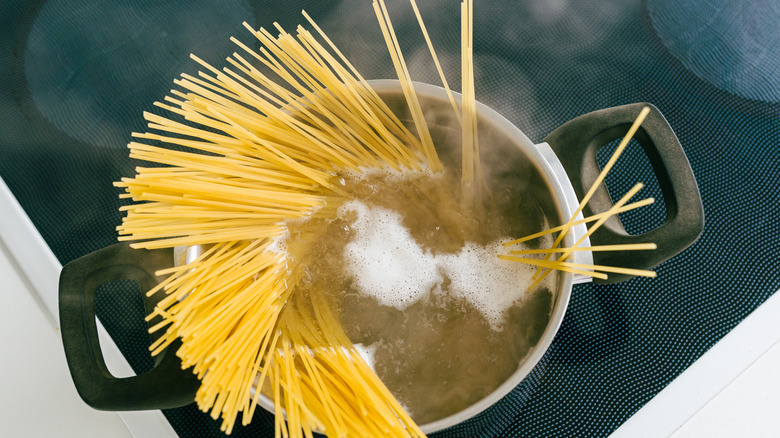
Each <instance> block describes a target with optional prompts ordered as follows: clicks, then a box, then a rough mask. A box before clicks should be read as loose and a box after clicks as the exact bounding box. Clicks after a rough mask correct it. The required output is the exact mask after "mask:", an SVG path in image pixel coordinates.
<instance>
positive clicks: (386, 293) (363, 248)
mask: <svg viewBox="0 0 780 438" xmlns="http://www.w3.org/2000/svg"><path fill="white" fill-rule="evenodd" d="M349 212H353V213H356V214H357V219H356V220H355V222H354V223H353V224H352V226H351V229H352V232H353V233H354V235H355V238H354V239H353V240H352V241H351V242H350V243H348V244H347V246H346V247H345V248H344V259H345V260H346V262H347V263H346V270H347V272H348V273H349V274H350V275H351V276H352V277H354V278H355V282H356V283H357V286H358V288H359V289H360V290H361V291H363V292H364V293H365V294H367V295H370V296H373V297H375V298H376V299H377V300H379V302H380V303H381V304H384V305H387V306H393V307H397V308H399V309H404V308H406V307H407V306H409V305H410V304H412V303H414V302H416V301H418V300H419V299H420V298H421V297H423V296H425V294H427V293H428V292H429V291H430V290H431V289H432V288H433V287H435V286H436V285H437V284H441V283H442V281H444V278H443V277H442V276H441V274H440V273H439V272H438V267H437V265H436V262H435V257H434V256H433V255H431V254H430V253H428V252H426V251H425V250H423V248H421V247H420V246H419V245H418V244H417V243H416V242H415V241H414V238H412V236H411V234H409V230H407V229H406V228H405V227H404V226H403V225H401V216H400V215H399V214H398V213H397V212H395V211H392V210H389V209H387V208H382V207H369V206H368V205H367V204H364V203H362V202H360V201H349V202H346V203H345V204H343V205H342V206H341V207H339V210H338V214H339V217H345V216H346V215H347V214H348V213H349Z"/></svg>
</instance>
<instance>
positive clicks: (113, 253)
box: [60, 80, 704, 433]
mask: <svg viewBox="0 0 780 438" xmlns="http://www.w3.org/2000/svg"><path fill="white" fill-rule="evenodd" d="M371 85H372V86H373V87H374V89H375V90H376V91H377V92H378V93H379V94H380V95H381V96H382V98H383V99H385V100H386V101H387V102H388V104H389V105H390V107H391V108H392V109H393V110H394V111H395V112H396V113H397V114H398V115H399V117H400V118H401V119H402V121H406V122H408V123H410V124H411V117H410V116H409V115H408V114H407V111H406V105H405V103H404V98H403V94H402V92H401V89H400V86H399V84H398V81H391V80H387V81H372V83H371ZM415 88H416V90H417V93H418V95H419V98H420V101H421V104H422V107H423V109H424V111H425V114H426V119H427V121H428V124H429V127H430V128H431V132H432V135H433V136H434V139H435V140H436V139H437V138H438V139H439V140H443V139H444V138H446V137H447V136H449V135H453V132H455V133H457V130H456V128H455V127H457V122H455V119H454V117H453V116H452V115H451V114H452V109H451V107H450V103H449V101H448V100H447V96H446V94H445V92H444V90H443V89H441V88H439V87H436V86H433V85H428V84H419V83H418V84H415ZM458 98H459V96H458ZM644 106H650V108H651V112H650V114H649V115H648V117H647V118H646V120H645V122H644V123H643V125H642V127H641V128H640V129H639V131H638V132H637V133H636V135H635V137H634V138H635V139H636V140H637V141H638V142H639V143H640V144H641V146H642V147H643V149H644V151H645V153H646V155H647V157H648V159H649V160H650V162H651V164H652V166H653V169H654V171H655V174H656V178H657V179H658V182H659V185H660V187H661V190H662V192H663V197H664V201H665V202H666V211H667V217H666V221H665V223H664V224H663V225H661V226H659V227H658V228H656V229H654V230H652V231H650V232H647V233H645V234H642V235H629V234H628V233H626V232H625V230H624V229H623V228H622V225H621V224H620V221H619V219H618V218H617V217H614V218H613V219H611V220H610V223H609V224H608V226H605V227H602V228H601V229H599V230H598V231H597V232H596V233H594V234H593V235H592V236H591V237H590V240H591V242H592V244H594V245H605V244H622V243H637V242H654V243H656V244H657V245H658V248H659V249H658V250H656V251H649V252H645V251H641V252H639V251H634V252H624V253H620V252H612V253H593V254H591V253H589V252H577V253H575V261H576V262H580V263H596V264H605V265H611V266H621V267H629V268H638V269H649V268H652V267H653V266H655V265H657V264H659V263H661V262H663V261H664V260H667V259H669V258H670V257H673V256H674V255H676V254H678V253H680V252H681V251H683V250H684V249H685V248H687V247H688V246H689V245H691V244H692V243H693V242H694V241H695V240H696V239H697V238H698V236H699V235H700V234H701V231H702V229H703V225H704V213H703V208H702V202H701V197H700V194H699V190H698V187H697V185H696V181H695V178H694V175H693V172H692V170H691V168H690V165H689V164H688V160H687V158H686V156H685V153H684V152H683V149H682V147H681V145H680V143H679V141H678V140H677V137H676V136H675V134H674V132H673V131H672V129H671V127H670V126H669V125H668V123H667V122H666V120H665V119H664V117H663V116H662V115H661V113H660V112H659V111H658V110H657V109H656V108H655V107H652V106H651V105H648V104H632V105H626V106H621V107H615V108H609V109H604V110H600V111H596V112H593V113H589V114H585V115H583V116H580V117H577V118H575V119H573V120H571V121H569V122H567V123H565V124H563V125H562V126H560V127H559V128H557V129H556V130H554V131H553V132H552V133H550V134H549V135H548V136H547V137H546V138H545V141H544V142H542V143H539V144H534V143H533V142H532V141H531V140H530V139H529V138H528V137H527V136H526V135H525V134H523V132H521V131H520V130H519V129H518V128H517V127H515V126H514V125H512V124H511V123H510V122H509V121H508V120H506V119H505V118H504V117H502V116H501V115H500V114H498V113H497V112H495V111H493V110H492V109H490V108H488V107H486V106H485V105H482V104H479V103H478V104H477V108H478V109H477V110H478V114H479V133H480V144H481V145H482V156H483V160H491V159H492V160H494V161H496V162H499V165H500V162H505V163H513V164H512V165H513V166H514V165H520V166H525V167H524V168H523V169H517V171H518V172H525V174H528V175H529V177H528V180H527V183H528V184H530V185H531V186H532V187H533V190H534V192H535V193H536V199H537V201H538V203H539V206H540V208H541V209H542V211H543V212H544V214H545V215H546V216H547V217H548V219H551V220H557V221H565V220H566V219H568V218H569V217H571V215H572V214H573V212H574V211H576V208H577V206H578V205H579V199H581V197H582V196H583V195H584V194H585V192H586V191H587V190H588V189H589V188H590V186H591V185H592V182H593V181H594V180H595V178H596V176H597V175H598V173H599V172H600V169H599V167H598V164H597V163H596V159H595V157H596V151H597V150H598V149H599V148H600V147H602V146H604V145H606V144H607V143H609V142H610V141H612V140H614V139H617V138H621V137H622V136H623V135H625V133H626V132H627V130H628V127H629V126H630V125H631V124H632V122H633V121H634V119H635V118H636V116H637V115H638V114H639V111H640V110H641V108H642V107H644ZM440 143H446V142H443V141H439V142H436V144H437V147H438V145H439V144H440ZM442 153H443V154H444V155H446V151H442ZM508 155H514V156H515V158H518V157H519V158H520V160H517V159H509V157H508ZM518 163H525V164H518ZM632 182H633V181H632ZM610 206H611V201H610V196H609V193H608V192H607V190H606V187H603V186H602V187H601V188H600V189H599V191H598V192H597V193H596V195H595V196H594V197H593V198H592V200H591V201H590V202H589V204H588V205H587V206H586V207H585V209H584V210H583V212H584V215H585V216H590V215H593V214H596V213H599V212H603V211H606V210H607V209H608V208H609V207H610ZM585 232H586V229H585V226H584V225H579V226H577V227H575V228H574V229H573V232H572V233H570V234H569V236H568V237H567V240H566V243H567V244H569V245H571V244H572V243H573V241H574V240H573V239H576V238H578V237H579V236H582V235H584V233H585ZM586 244H587V243H586ZM583 246H584V245H583ZM180 250H181V248H180ZM197 253H198V248H191V249H190V250H189V251H188V254H189V257H194V256H196V255H197ZM173 259H174V257H173V253H172V251H171V250H153V251H147V250H132V249H130V248H129V246H128V245H126V244H117V245H114V246H111V247H108V248H105V249H102V250H100V251H97V252H95V253H92V254H89V255H87V256H84V257H82V258H80V259H78V260H75V261H73V262H71V263H69V264H67V265H66V266H65V267H64V268H63V271H62V275H61V279H60V321H61V325H62V337H63V344H64V346H65V352H66V356H67V359H68V365H69V367H70V370H71V375H72V376H73V380H74V383H75V384H76V388H77V389H78V391H79V394H80V395H81V397H82V398H83V399H84V401H85V402H86V403H87V404H89V405H90V406H92V407H94V408H96V409H103V410H141V409H163V408H172V407H177V406H182V405H185V404H188V403H191V402H192V401H193V399H194V394H195V391H196V390H197V387H198V384H199V382H198V380H197V379H196V378H195V377H194V376H193V375H192V374H191V373H190V372H189V371H182V370H181V369H180V363H179V362H178V358H176V357H175V355H174V353H173V352H174V351H175V349H176V348H177V347H178V346H177V345H173V346H172V347H169V349H168V350H166V352H164V353H163V354H162V355H161V356H159V357H158V358H157V359H156V361H157V362H156V365H155V367H154V368H153V369H152V370H151V371H149V372H148V373H145V374H142V375H139V376H134V377H128V378H122V379H119V378H115V377H113V376H111V375H110V373H109V372H108V371H107V369H106V366H105V363H104V362H103V360H102V355H101V353H100V346H99V344H98V340H97V330H96V328H95V314H94V294H95V290H96V289H97V287H98V286H99V285H100V284H102V283H105V282H108V281H113V280H117V279H123V278H131V279H134V280H136V281H137V282H138V283H139V285H140V286H141V289H142V290H148V289H150V288H151V287H153V286H154V285H155V284H156V283H157V282H159V281H160V280H161V279H160V278H156V277H155V276H154V271H155V270H157V269H160V268H164V267H169V266H171V265H172V264H173ZM629 278H630V277H629V276H625V275H615V274H611V275H610V278H609V280H608V282H617V281H624V280H627V279H629ZM582 281H589V278H575V277H574V276H572V275H571V274H558V276H557V279H556V282H557V286H556V288H555V291H554V297H553V305H552V310H551V315H550V319H549V323H548V325H547V327H546V329H545V330H544V332H543V334H542V336H541V338H540V339H539V340H538V342H537V343H536V345H535V347H533V348H532V350H531V351H530V353H529V354H528V355H527V356H526V357H525V359H524V360H523V361H522V362H521V363H519V364H518V367H517V369H516V371H515V372H514V373H513V374H512V375H511V376H510V377H509V378H508V379H506V380H505V381H504V382H503V383H502V384H501V385H500V386H498V387H497V388H496V389H495V390H494V391H493V392H492V393H490V394H489V395H488V396H487V397H485V398H483V399H481V400H479V401H478V402H476V403H474V404H473V405H471V406H469V407H468V408H466V409H463V410H462V411H460V412H457V413H456V414H453V415H450V416H447V417H446V418H441V419H438V420H436V421H432V422H429V423H428V424H423V425H421V428H422V430H423V431H424V432H426V433H432V432H435V431H438V430H442V429H445V428H447V427H450V426H453V425H455V424H458V423H460V422H462V421H465V420H467V419H469V418H472V417H473V416H475V415H477V414H478V413H480V412H482V411H483V410H485V409H487V408H488V407H490V406H491V405H493V404H494V403H496V402H497V401H498V400H500V399H501V398H502V397H504V396H505V395H506V394H507V393H509V392H510V391H511V390H512V389H513V388H515V387H516V386H517V385H518V384H520V383H521V382H522V381H523V379H524V378H525V377H526V376H528V374H529V373H530V372H531V371H532V370H533V369H534V367H535V366H537V364H538V363H539V360H540V359H541V358H542V356H543V355H544V353H545V352H546V351H547V349H548V348H549V346H550V344H551V343H552V341H553V338H554V337H555V335H556V333H557V331H558V328H559V327H560V325H561V322H562V321H563V317H564V314H565V312H566V308H567V305H568V303H569V299H570V296H571V292H572V286H573V284H575V283H577V282H582ZM597 281H600V280H597ZM157 299H159V298H157ZM157 299H156V298H155V297H152V298H148V299H147V302H146V306H147V311H150V310H151V309H152V308H153V306H154V304H155V302H156V300H157ZM260 403H261V404H262V405H263V407H265V408H266V409H268V410H270V411H271V412H273V402H272V401H271V400H270V399H268V398H261V401H260Z"/></svg>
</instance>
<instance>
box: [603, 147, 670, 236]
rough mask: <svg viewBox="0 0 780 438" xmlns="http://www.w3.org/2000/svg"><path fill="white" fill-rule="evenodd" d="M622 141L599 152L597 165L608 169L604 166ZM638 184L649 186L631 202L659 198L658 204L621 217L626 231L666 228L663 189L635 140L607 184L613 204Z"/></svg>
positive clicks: (633, 232)
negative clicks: (663, 226) (664, 225)
mask: <svg viewBox="0 0 780 438" xmlns="http://www.w3.org/2000/svg"><path fill="white" fill-rule="evenodd" d="M621 140H622V139H621V138H618V139H615V140H613V141H611V142H609V143H607V144H605V145H604V146H602V147H601V148H599V150H598V151H597V152H596V161H597V163H598V165H599V169H603V168H604V165H606V164H607V162H608V161H609V159H610V157H611V156H612V154H613V153H614V152H615V149H617V146H618V145H619V144H620V141H621ZM638 182H641V183H643V184H644V185H645V186H644V188H643V189H642V190H640V191H639V193H637V194H636V196H634V198H632V200H631V201H629V202H635V201H639V200H641V199H645V198H650V197H652V198H655V202H654V203H653V204H650V205H648V206H645V207H642V208H638V209H635V210H631V211H627V212H625V213H620V214H619V215H618V218H619V219H620V222H622V224H623V228H625V231H626V232H627V233H628V234H631V235H637V234H643V233H646V232H648V231H651V230H653V229H655V228H657V227H659V226H660V225H663V223H664V222H665V221H666V217H667V211H666V205H665V203H664V197H663V193H662V192H661V186H660V184H659V183H658V179H657V178H656V176H655V172H654V171H653V166H652V164H651V163H650V159H649V158H648V157H647V154H645V151H644V148H642V145H641V144H640V143H639V142H638V141H636V140H635V139H632V140H631V141H630V142H629V143H628V146H626V149H625V150H624V151H623V153H622V154H621V155H620V158H618V160H617V162H616V163H615V165H614V166H613V167H612V169H611V170H610V171H609V173H608V174H607V177H606V178H605V179H604V183H605V184H606V186H607V190H608V191H609V196H610V198H611V200H612V202H613V203H615V202H617V201H618V200H620V198H621V197H623V195H624V194H625V193H626V192H627V191H629V190H630V189H631V187H633V186H634V185H635V184H636V183H638ZM605 225H606V224H605Z"/></svg>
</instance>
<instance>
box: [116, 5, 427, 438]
mask: <svg viewBox="0 0 780 438" xmlns="http://www.w3.org/2000/svg"><path fill="white" fill-rule="evenodd" d="M304 15H305V13H304ZM305 16H306V17H307V19H309V21H311V22H312V24H313V25H314V26H315V29H316V30H317V31H318V32H319V34H320V37H321V38H322V40H323V41H325V44H327V45H329V46H330V50H329V49H328V48H327V47H326V46H325V45H323V44H322V43H321V42H320V40H318V39H317V38H315V37H314V36H313V35H312V34H311V33H309V32H308V31H306V30H305V29H304V28H303V27H300V26H299V27H298V28H297V30H296V34H295V35H293V34H289V33H287V32H285V31H284V29H282V28H281V27H280V26H278V25H276V27H277V29H278V31H279V34H278V36H276V37H275V36H273V35H271V34H270V33H269V32H268V31H266V30H265V29H262V28H261V29H259V30H254V29H252V28H250V27H249V26H248V25H247V26H246V27H247V29H249V31H250V32H251V33H252V34H253V35H254V36H255V37H256V38H257V40H258V42H259V49H257V50H255V49H252V48H250V47H249V46H248V45H245V44H243V43H241V42H240V41H238V40H236V39H233V41H234V42H235V43H236V44H237V45H238V46H239V47H240V48H241V49H242V50H243V52H244V53H243V55H242V54H239V53H234V54H233V56H231V57H229V58H228V59H227V61H228V63H229V64H230V66H231V67H226V68H223V69H222V70H219V69H216V68H214V67H213V66H211V65H210V64H208V63H206V62H205V61H203V60H201V59H200V58H198V57H196V56H194V55H193V56H192V58H193V59H194V60H195V61H196V62H198V63H199V64H200V65H202V66H203V67H204V71H201V72H199V74H198V76H197V77H195V76H191V75H187V74H183V75H182V76H181V79H178V80H176V81H174V82H175V84H176V85H178V87H179V88H178V89H175V90H172V91H171V95H170V96H167V97H166V98H165V99H164V102H157V103H155V105H156V106H157V107H159V108H162V109H163V110H166V111H167V112H168V113H170V115H169V116H167V117H164V116H160V115H156V114H152V113H145V114H144V117H145V118H146V120H147V121H148V122H149V124H148V126H149V129H150V131H151V132H146V133H133V136H134V137H135V138H136V139H138V141H134V142H132V143H130V145H129V148H130V156H131V158H134V159H138V160H143V161H146V162H149V163H154V165H152V166H146V167H137V168H136V172H137V175H136V176H135V177H134V178H124V179H122V180H121V181H120V182H117V183H115V185H116V186H118V187H121V188H123V189H124V191H125V193H124V194H122V195H121V197H123V198H127V199H131V200H132V201H133V202H134V203H133V204H131V205H127V206H124V207H122V210H123V211H125V212H126V216H125V217H124V218H123V221H122V224H121V225H120V226H119V227H117V229H118V231H119V234H120V237H119V238H120V240H130V241H134V243H132V246H133V247H135V248H147V249H153V248H165V247H186V246H192V245H203V247H204V248H208V249H207V250H206V251H205V252H203V253H202V254H201V255H200V256H199V257H198V258H197V259H196V260H194V261H191V262H190V263H187V264H184V265H182V266H178V267H174V268H170V269H165V270H162V271H160V272H158V274H160V275H166V276H167V278H166V279H165V280H164V281H163V282H161V283H160V284H159V285H158V286H157V287H156V288H154V289H152V290H151V291H149V292H148V294H149V295H150V296H151V295H152V294H156V293H161V294H165V296H164V298H162V299H161V300H160V302H159V304H158V305H157V307H156V308H155V309H154V311H153V312H152V313H151V314H150V315H149V316H148V318H147V320H148V321H150V322H151V324H153V326H152V328H151V329H150V331H152V332H155V333H161V335H160V336H159V338H158V339H157V340H156V341H155V342H154V343H153V344H152V346H151V347H150V349H151V351H152V353H153V354H159V353H160V352H162V351H163V350H164V349H165V348H167V347H168V346H170V345H171V344H172V343H173V342H174V341H175V340H177V339H180V340H181V346H180V347H179V348H178V350H177V352H176V354H177V355H178V356H179V357H180V358H181V360H182V366H183V367H184V368H190V367H191V368H192V371H193V372H194V373H195V374H196V375H197V376H198V377H199V378H200V379H201V386H200V388H199V390H198V392H197V395H196V402H197V403H198V406H199V407H200V409H202V410H203V411H209V410H210V411H211V416H212V418H214V419H217V418H218V417H221V418H222V420H223V421H222V429H223V430H224V431H226V432H227V433H229V432H230V431H232V429H233V427H234V425H235V422H236V419H237V417H238V415H239V413H243V420H242V421H243V422H244V423H248V422H249V420H250V419H251V417H252V414H253V412H254V409H255V406H256V403H257V398H258V396H259V394H260V390H259V388H260V387H262V385H263V382H264V380H265V379H268V381H269V382H271V384H272V385H274V387H275V388H276V389H275V391H276V393H277V394H276V395H277V396H275V397H274V399H275V400H277V401H278V403H277V409H278V412H277V421H278V422H282V421H283V418H284V416H283V414H282V411H281V409H282V406H285V412H286V415H287V421H288V425H289V427H285V428H284V435H285V436H287V435H288V434H293V435H294V434H297V433H298V432H297V431H300V430H304V431H306V430H309V431H311V430H313V429H316V430H319V431H325V432H327V433H331V432H334V433H335V434H336V435H341V434H342V432H343V431H346V432H344V433H348V434H351V433H352V432H358V431H362V432H366V431H371V432H372V433H371V434H373V432H378V434H380V435H384V434H385V432H388V431H396V432H397V435H399V436H401V435H404V434H406V435H405V436H408V435H409V434H410V433H412V434H413V435H422V434H421V433H418V432H419V430H418V429H416V427H417V426H416V425H414V423H413V422H412V421H411V419H410V418H409V417H408V415H407V414H406V413H405V412H403V409H402V408H401V407H400V405H398V403H397V402H396V401H395V399H394V398H393V396H392V395H391V394H390V393H389V392H388V391H387V389H386V388H385V387H384V386H383V385H382V384H381V382H379V380H378V378H377V377H376V376H375V375H374V374H373V372H372V371H371V370H370V368H368V367H367V366H366V365H365V363H364V362H363V361H362V359H360V357H359V355H358V354H357V353H356V351H355V350H354V347H352V346H351V344H349V341H348V340H347V339H346V337H345V336H343V333H341V332H338V333H336V331H337V330H339V328H338V324H337V323H336V322H335V319H334V318H333V316H332V315H330V316H328V318H330V319H328V318H325V319H322V318H321V317H319V319H318V320H317V321H321V325H322V327H320V328H316V329H313V328H312V327H313V326H311V324H310V323H307V324H301V323H300V321H301V320H302V319H301V318H298V319H297V320H296V319H294V318H293V316H289V317H284V320H285V321H287V322H286V323H284V324H281V323H280V318H282V316H283V315H284V314H285V309H286V308H287V307H288V306H287V305H288V301H289V299H290V297H291V295H292V294H293V291H294V289H295V286H296V284H297V283H298V280H299V278H300V275H301V272H302V271H303V267H302V265H301V264H300V261H299V260H297V259H295V258H294V257H293V258H291V257H290V256H288V255H287V254H285V253H284V252H282V251H280V250H279V249H278V248H279V245H280V243H281V242H282V241H283V240H284V238H285V236H284V233H285V226H284V222H285V221H288V220H294V219H299V218H306V217H313V216H318V215H319V216H328V217H333V216H335V212H336V208H337V207H338V205H339V204H340V203H341V202H343V201H344V200H345V199H346V196H348V195H347V193H346V191H345V189H344V187H343V186H342V185H341V184H342V183H341V182H340V177H339V173H338V172H340V171H343V170H355V169H359V168H362V167H371V166H373V167H383V166H389V167H391V168H394V169H405V168H408V169H420V168H423V167H429V168H431V169H436V168H440V166H441V165H440V163H439V161H438V157H437V156H436V152H435V149H433V145H432V142H431V141H430V135H429V134H427V130H424V129H418V133H420V134H421V135H422V139H420V138H417V137H416V136H415V135H414V134H412V133H411V132H410V131H409V130H408V129H407V128H406V127H405V126H404V124H403V123H401V122H400V121H399V120H398V118H397V116H396V115H395V114H394V113H393V112H392V111H391V110H390V109H389V108H388V107H387V105H386V104H385V103H384V102H383V101H382V100H381V99H380V98H379V96H378V95H377V93H376V92H375V91H374V90H372V89H371V87H370V86H369V85H368V84H367V82H366V81H365V80H364V79H363V78H362V77H360V76H359V74H357V72H356V71H355V69H354V67H353V66H352V65H351V64H349V63H348V62H347V61H346V59H345V58H344V56H343V55H342V54H341V52H339V51H338V49H336V48H335V46H334V45H333V44H332V42H331V41H330V40H329V39H328V38H327V36H325V34H324V33H323V32H322V31H321V29H320V28H319V27H318V26H316V24H315V23H314V22H313V20H311V18H310V17H308V15H305ZM247 58H248V59H247ZM250 60H251V61H250ZM257 64H260V65H261V67H262V69H263V70H261V68H260V67H258V66H257ZM414 98H415V99H416V96H415V97H414ZM417 106H418V107H419V104H417ZM142 141H143V142H142ZM302 251H304V252H305V248H304V249H302ZM320 305H322V304H320ZM290 312H293V311H290ZM316 312H319V310H318V309H315V313H316ZM317 314H318V315H320V316H321V315H326V316H327V315H329V314H322V313H317ZM291 315H292V313H291ZM293 321H298V323H293ZM318 323H319V322H318ZM307 330H308V331H307ZM315 333H320V334H321V335H317V336H315V335H314V334H315ZM334 333H336V334H334ZM333 336H336V338H333ZM334 339H337V340H338V345H339V347H338V348H334V347H332V345H335V344H334V342H335V341H334ZM291 348H292V349H291ZM315 349H316V350H317V351H319V353H317V354H316V355H313V356H312V355H310V357H316V359H311V361H310V359H302V357H304V356H303V353H305V352H309V353H311V352H313V351H314V350H315ZM296 352H297V353H296ZM280 355H281V356H280ZM312 361H313V362H312ZM307 367H308V368H307ZM312 373H313V374H312ZM312 385H314V386H312ZM322 385H326V386H322ZM299 390H300V391H305V393H306V397H304V398H302V397H299V396H300V394H301V393H300V392H298V391H299ZM345 391H346V392H345ZM355 407H360V410H359V411H355V410H354V409H355ZM323 412H327V413H328V415H323ZM301 418H306V419H311V421H308V420H307V422H306V424H308V425H309V426H301V424H302V423H301V422H300V421H299V420H297V419H301ZM333 419H335V420H333ZM331 420H333V421H331ZM301 427H303V429H301ZM281 430H282V429H279V431H280V433H281ZM294 430H295V431H296V432H293V431H294ZM362 432H361V433H362ZM371 434H369V435H371Z"/></svg>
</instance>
